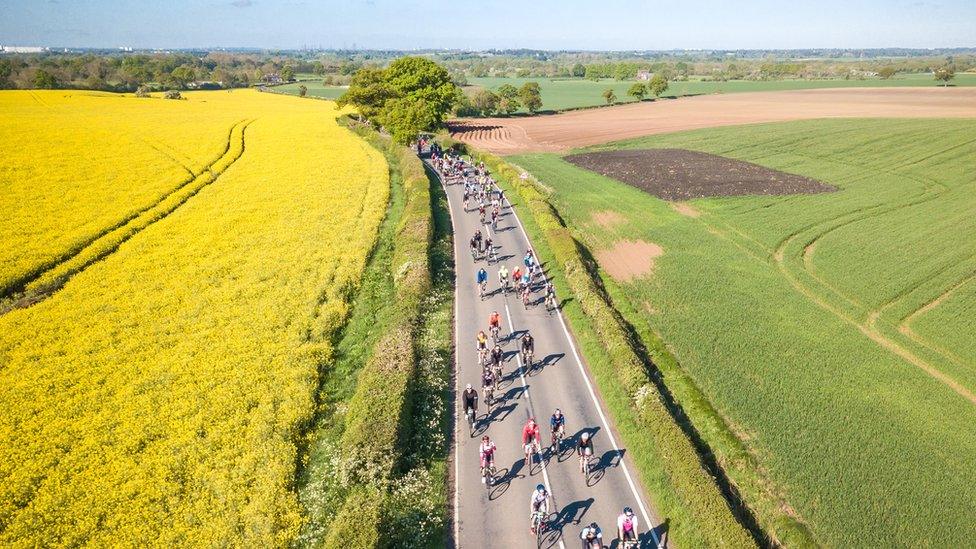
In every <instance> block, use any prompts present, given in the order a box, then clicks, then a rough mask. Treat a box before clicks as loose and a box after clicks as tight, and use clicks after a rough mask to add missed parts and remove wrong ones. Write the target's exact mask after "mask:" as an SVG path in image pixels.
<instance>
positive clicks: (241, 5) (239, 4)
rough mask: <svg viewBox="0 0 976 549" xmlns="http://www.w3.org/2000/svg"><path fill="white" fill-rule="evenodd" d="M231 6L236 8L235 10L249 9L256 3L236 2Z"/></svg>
mask: <svg viewBox="0 0 976 549" xmlns="http://www.w3.org/2000/svg"><path fill="white" fill-rule="evenodd" d="M230 5H232V6H234V7H235V8H249V7H251V6H253V5H254V2H252V1H251V0H234V1H233V2H231V3H230Z"/></svg>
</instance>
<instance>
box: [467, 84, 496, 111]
mask: <svg viewBox="0 0 976 549" xmlns="http://www.w3.org/2000/svg"><path fill="white" fill-rule="evenodd" d="M500 99H501V98H500V97H498V94H496V93H495V92H493V91H491V90H484V89H482V90H478V91H476V92H474V95H472V96H471V106H472V107H474V108H475V109H476V110H477V111H478V114H481V115H482V116H491V115H492V114H494V113H495V111H497V110H498V102H499V100H500Z"/></svg>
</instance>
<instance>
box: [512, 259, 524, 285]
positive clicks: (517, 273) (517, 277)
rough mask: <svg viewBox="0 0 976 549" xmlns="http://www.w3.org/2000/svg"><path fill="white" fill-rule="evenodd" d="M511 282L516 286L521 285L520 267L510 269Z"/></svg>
mask: <svg viewBox="0 0 976 549" xmlns="http://www.w3.org/2000/svg"><path fill="white" fill-rule="evenodd" d="M512 282H514V283H515V285H516V286H519V285H520V284H522V267H521V266H519V265H516V266H515V268H514V269H512ZM519 289H521V288H519Z"/></svg>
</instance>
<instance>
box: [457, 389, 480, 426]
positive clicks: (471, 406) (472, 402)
mask: <svg viewBox="0 0 976 549" xmlns="http://www.w3.org/2000/svg"><path fill="white" fill-rule="evenodd" d="M461 406H463V407H464V415H465V417H468V414H469V413H470V414H471V416H470V418H471V419H470V420H469V421H470V422H471V423H472V424H473V423H474V418H476V417H478V391H475V390H474V388H472V387H471V384H470V383H468V385H467V387H465V388H464V390H463V391H461Z"/></svg>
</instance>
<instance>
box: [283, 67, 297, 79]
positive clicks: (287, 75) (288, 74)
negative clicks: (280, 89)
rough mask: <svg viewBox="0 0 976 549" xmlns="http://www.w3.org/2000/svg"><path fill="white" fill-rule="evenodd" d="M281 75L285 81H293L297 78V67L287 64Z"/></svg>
mask: <svg viewBox="0 0 976 549" xmlns="http://www.w3.org/2000/svg"><path fill="white" fill-rule="evenodd" d="M280 76H281V79H282V80H284V81H285V82H291V81H292V80H294V79H295V69H293V68H291V65H285V68H283V69H281V74H280Z"/></svg>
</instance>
